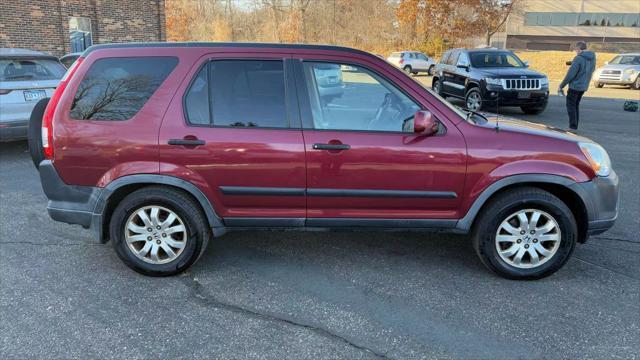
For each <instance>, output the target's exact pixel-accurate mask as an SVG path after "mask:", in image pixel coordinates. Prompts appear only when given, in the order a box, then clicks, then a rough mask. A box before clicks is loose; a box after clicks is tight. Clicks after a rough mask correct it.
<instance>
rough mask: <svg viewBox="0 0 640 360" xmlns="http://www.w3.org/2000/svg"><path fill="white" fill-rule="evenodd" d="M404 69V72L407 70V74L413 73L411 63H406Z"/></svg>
mask: <svg viewBox="0 0 640 360" xmlns="http://www.w3.org/2000/svg"><path fill="white" fill-rule="evenodd" d="M402 70H404V72H406V73H407V74H411V73H412V71H411V66H410V65H405V67H403V68H402Z"/></svg>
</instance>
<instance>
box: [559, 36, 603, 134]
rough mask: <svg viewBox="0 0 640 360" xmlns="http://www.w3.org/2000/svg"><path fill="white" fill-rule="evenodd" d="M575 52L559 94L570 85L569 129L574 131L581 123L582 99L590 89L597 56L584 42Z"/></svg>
mask: <svg viewBox="0 0 640 360" xmlns="http://www.w3.org/2000/svg"><path fill="white" fill-rule="evenodd" d="M573 50H574V51H575V52H576V57H574V58H573V61H572V62H571V67H570V68H569V71H567V75H566V76H565V77H564V80H562V83H560V87H559V88H558V92H559V93H560V92H562V91H563V90H562V89H564V87H565V86H567V85H569V92H568V93H567V113H568V114H569V127H570V128H571V129H572V130H577V129H578V123H579V122H580V113H579V107H580V99H582V95H583V94H584V92H585V91H587V89H588V88H589V82H591V75H593V70H595V68H596V54H595V53H594V52H593V51H587V43H585V42H584V41H578V42H577V43H576V46H575V47H574V48H573Z"/></svg>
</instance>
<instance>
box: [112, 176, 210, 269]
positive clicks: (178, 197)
mask: <svg viewBox="0 0 640 360" xmlns="http://www.w3.org/2000/svg"><path fill="white" fill-rule="evenodd" d="M150 205H156V206H162V207H164V208H166V209H169V210H171V211H173V212H174V213H175V214H176V215H177V216H178V217H179V218H180V219H181V220H182V221H183V223H184V225H185V227H186V231H187V240H186V244H185V246H184V249H183V250H182V253H180V254H179V255H178V256H177V257H176V258H175V259H174V260H173V261H171V262H168V263H165V264H151V263H148V262H145V261H143V260H141V259H140V258H138V257H137V256H136V255H135V254H133V252H132V250H130V249H129V246H128V245H127V244H126V240H125V234H124V232H125V231H124V230H125V226H126V225H127V221H128V219H129V217H130V216H131V214H133V213H134V212H135V211H138V210H139V209H141V208H143V207H145V206H150ZM109 233H110V237H111V240H112V242H113V247H114V249H115V251H116V254H118V257H120V259H121V260H122V261H123V262H124V263H125V264H126V265H127V266H128V267H130V268H131V269H133V270H135V271H137V272H139V273H141V274H144V275H149V276H169V275H175V274H178V273H180V272H182V271H184V270H186V269H188V268H189V267H190V266H191V265H193V264H194V263H195V262H196V261H197V260H198V259H199V258H200V256H202V254H203V253H204V250H205V249H206V247H207V244H208V243H209V240H210V238H211V237H212V234H211V229H210V228H209V225H208V222H207V220H206V217H205V215H204V214H203V212H202V210H201V208H200V206H199V204H198V203H197V202H196V201H194V200H193V199H192V198H191V197H189V196H188V195H187V194H185V193H184V192H182V191H179V190H175V189H172V188H168V187H161V186H150V187H146V188H142V189H140V190H136V191H134V192H132V193H131V194H129V195H127V196H126V197H125V198H124V199H123V200H122V201H121V202H120V203H119V204H118V206H117V207H116V209H115V210H114V212H113V215H112V217H111V222H110V224H109Z"/></svg>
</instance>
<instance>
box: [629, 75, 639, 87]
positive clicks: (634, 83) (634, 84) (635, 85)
mask: <svg viewBox="0 0 640 360" xmlns="http://www.w3.org/2000/svg"><path fill="white" fill-rule="evenodd" d="M631 88H633V89H634V90H640V75H638V77H637V78H636V81H634V82H633V84H632V85H631Z"/></svg>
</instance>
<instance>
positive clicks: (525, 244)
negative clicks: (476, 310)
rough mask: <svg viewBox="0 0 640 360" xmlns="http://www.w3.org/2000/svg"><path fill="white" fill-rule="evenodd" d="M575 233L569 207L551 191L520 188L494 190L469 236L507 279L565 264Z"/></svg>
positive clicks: (539, 273) (550, 270) (488, 263)
mask: <svg viewBox="0 0 640 360" xmlns="http://www.w3.org/2000/svg"><path fill="white" fill-rule="evenodd" d="M576 238H577V224H576V220H575V218H574V216H573V213H572V212H571V210H570V209H569V208H568V207H567V205H566V204H565V203H563V202H562V201H561V200H560V199H558V198H557V197H556V196H554V195H553V194H551V193H549V192H547V191H544V190H541V189H537V188H529V187H526V188H520V189H516V190H512V191H509V192H506V193H503V194H500V195H498V196H497V197H496V198H495V199H493V200H492V201H491V202H490V203H489V204H488V205H487V207H486V208H485V209H483V210H482V213H481V215H480V216H479V217H478V219H476V223H475V225H474V229H473V233H472V240H473V247H474V248H475V250H476V252H477V254H478V256H479V257H480V260H481V261H482V263H483V264H484V265H485V266H486V267H488V268H489V269H491V270H492V271H494V272H496V273H497V274H498V275H500V276H502V277H505V278H509V279H522V280H525V279H539V278H543V277H546V276H549V275H551V274H553V273H554V272H556V271H557V270H558V269H560V268H561V267H562V265H564V264H565V263H566V262H567V260H568V259H569V257H570V256H571V253H572V252H573V249H574V248H575V244H576Z"/></svg>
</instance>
